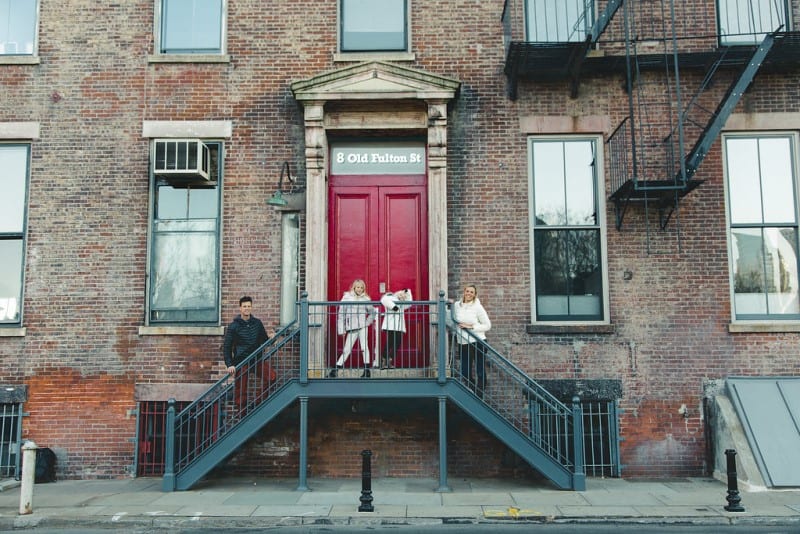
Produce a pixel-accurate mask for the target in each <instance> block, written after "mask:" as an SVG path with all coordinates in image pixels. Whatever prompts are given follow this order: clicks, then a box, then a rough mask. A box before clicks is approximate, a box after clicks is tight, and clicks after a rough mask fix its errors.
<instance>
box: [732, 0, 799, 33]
mask: <svg viewBox="0 0 800 534" xmlns="http://www.w3.org/2000/svg"><path fill="white" fill-rule="evenodd" d="M718 1H719V33H720V35H721V36H722V43H723V44H757V43H758V42H760V41H762V40H763V39H764V35H765V34H767V33H769V32H773V31H776V30H777V29H778V27H779V26H781V25H783V26H784V31H785V30H786V3H785V1H784V0H718Z"/></svg>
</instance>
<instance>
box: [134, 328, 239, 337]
mask: <svg viewBox="0 0 800 534" xmlns="http://www.w3.org/2000/svg"><path fill="white" fill-rule="evenodd" d="M139 335H140V336H223V335H225V327H224V326H140V327H139Z"/></svg>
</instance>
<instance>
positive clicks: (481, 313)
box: [453, 285, 492, 398]
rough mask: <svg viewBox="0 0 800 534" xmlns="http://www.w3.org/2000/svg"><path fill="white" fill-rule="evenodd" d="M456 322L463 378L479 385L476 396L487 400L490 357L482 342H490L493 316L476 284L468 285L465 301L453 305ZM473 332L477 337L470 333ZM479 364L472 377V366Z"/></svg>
mask: <svg viewBox="0 0 800 534" xmlns="http://www.w3.org/2000/svg"><path fill="white" fill-rule="evenodd" d="M453 321H454V322H455V323H456V326H457V330H458V335H457V336H456V338H457V341H458V356H459V360H460V362H459V363H460V364H461V376H462V379H464V380H466V381H467V383H468V384H469V385H473V384H474V385H475V393H477V395H478V396H479V397H481V398H483V390H484V388H485V387H486V356H485V354H484V351H483V347H482V346H481V345H480V342H478V341H476V339H475V337H477V338H478V339H480V340H485V339H486V332H488V331H489V330H490V329H491V328H492V322H491V321H490V320H489V315H488V314H487V313H486V310H485V309H483V306H482V305H481V301H480V300H478V290H477V288H476V287H475V286H473V285H468V286H464V295H463V296H462V297H461V300H459V301H457V302H455V303H454V304H453ZM466 330H469V331H470V332H472V333H473V334H475V337H473V336H471V335H469V334H468V333H466ZM473 362H475V375H477V379H478V380H477V382H476V381H475V377H474V375H473V374H472V365H473Z"/></svg>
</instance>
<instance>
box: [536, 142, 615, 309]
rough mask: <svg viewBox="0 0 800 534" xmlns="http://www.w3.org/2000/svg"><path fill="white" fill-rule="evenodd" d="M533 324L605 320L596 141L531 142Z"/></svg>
mask: <svg viewBox="0 0 800 534" xmlns="http://www.w3.org/2000/svg"><path fill="white" fill-rule="evenodd" d="M528 148H529V156H530V172H531V184H530V185H531V189H530V191H531V201H530V205H531V241H532V243H531V251H532V255H531V262H532V270H533V273H534V287H533V317H534V321H540V322H547V321H605V320H606V316H607V314H606V312H605V301H606V299H605V297H604V295H605V291H606V288H605V287H604V286H605V282H604V280H605V277H604V274H603V265H604V252H603V247H604V240H603V238H602V234H601V231H602V228H601V220H600V216H599V214H600V213H601V212H602V207H601V205H600V202H601V198H602V197H601V196H600V193H599V187H600V183H601V182H600V180H599V179H598V175H597V174H598V165H597V158H596V153H597V139H595V138H562V139H552V138H549V139H547V138H530V139H529V147H528Z"/></svg>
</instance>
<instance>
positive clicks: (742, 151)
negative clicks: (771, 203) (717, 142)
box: [725, 138, 763, 224]
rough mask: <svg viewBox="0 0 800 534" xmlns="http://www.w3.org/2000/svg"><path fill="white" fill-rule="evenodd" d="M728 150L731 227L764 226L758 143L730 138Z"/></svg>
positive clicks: (753, 140) (726, 152)
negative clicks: (735, 225)
mask: <svg viewBox="0 0 800 534" xmlns="http://www.w3.org/2000/svg"><path fill="white" fill-rule="evenodd" d="M725 147H726V151H725V154H726V157H727V163H728V166H727V170H728V190H729V191H728V196H729V203H730V213H731V223H733V224H748V223H761V222H762V221H763V217H762V216H761V184H760V178H759V172H758V140H757V139H752V138H749V139H742V138H728V139H726V142H725Z"/></svg>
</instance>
